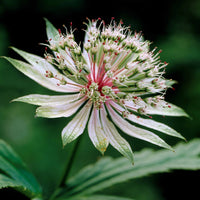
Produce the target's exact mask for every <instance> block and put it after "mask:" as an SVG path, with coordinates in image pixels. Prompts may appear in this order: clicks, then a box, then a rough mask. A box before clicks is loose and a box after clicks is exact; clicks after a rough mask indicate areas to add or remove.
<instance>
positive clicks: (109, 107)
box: [6, 19, 187, 162]
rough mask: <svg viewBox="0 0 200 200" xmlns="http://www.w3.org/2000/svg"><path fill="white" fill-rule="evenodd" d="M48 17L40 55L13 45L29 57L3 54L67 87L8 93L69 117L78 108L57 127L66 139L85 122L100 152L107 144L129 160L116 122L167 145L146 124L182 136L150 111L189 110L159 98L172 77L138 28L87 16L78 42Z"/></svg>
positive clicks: (42, 80)
mask: <svg viewBox="0 0 200 200" xmlns="http://www.w3.org/2000/svg"><path fill="white" fill-rule="evenodd" d="M46 25H47V37H48V44H45V46H46V47H45V58H41V57H38V56H36V55H32V54H30V53H26V52H24V51H21V50H19V49H16V48H13V50H15V51H16V52H17V53H18V54H20V55H21V56H22V57H23V58H24V59H25V60H27V61H28V62H29V64H28V63H25V62H22V61H19V60H16V59H12V58H6V59H7V60H8V61H9V62H11V63H12V64H13V65H14V66H15V67H16V68H17V69H18V70H20V71H21V72H23V73H24V74H25V75H27V76H28V77H30V78H32V79H33V80H35V81H36V82H38V83H39V84H41V85H42V86H44V87H46V88H48V89H50V90H53V91H56V92H62V93H67V94H65V95H56V96H49V95H39V94H31V95H28V96H24V97H20V98H17V99H15V100H14V101H22V102H26V103H30V104H35V105H39V106H40V107H38V108H37V110H36V116H39V117H47V118H57V117H69V116H71V115H73V114H75V113H76V114H75V117H74V118H73V119H72V120H71V121H70V122H69V123H68V124H67V125H66V127H65V128H64V129H63V130H62V141H63V144H64V145H66V144H67V143H70V142H72V141H73V140H75V139H76V138H77V137H79V136H80V135H81V134H82V133H83V132H84V130H85V129H86V126H87V127H88V134H89V137H90V139H91V141H92V143H93V144H94V146H95V147H96V148H97V149H98V150H99V151H100V152H101V153H102V154H103V153H104V152H105V151H106V149H107V147H108V145H109V144H111V145H112V146H113V147H114V148H116V149H117V150H118V151H119V152H120V153H121V154H123V155H124V156H125V157H127V158H128V159H129V160H130V161H131V162H133V153H132V150H131V147H130V145H129V143H128V142H127V141H126V140H125V139H124V138H123V137H122V136H121V135H120V134H119V133H118V130H117V127H118V128H119V129H121V130H122V131H123V132H124V133H126V134H128V135H130V136H133V137H136V138H139V139H142V140H145V141H148V142H150V143H153V144H156V145H158V146H161V147H164V148H168V149H171V147H170V146H169V145H168V144H167V143H165V142H164V141H163V140H162V139H161V138H160V137H158V136H157V135H156V134H154V133H152V132H151V131H149V130H146V129H145V127H147V128H149V129H154V130H156V131H160V132H163V133H165V134H168V135H171V136H175V137H179V138H183V137H182V136H181V135H180V134H179V133H178V132H176V131H175V130H174V129H172V128H170V127H169V126H167V125H165V124H162V123H159V122H156V121H154V120H153V119H151V118H152V115H167V116H187V114H186V113H185V112H184V111H183V110H182V109H181V108H179V107H177V106H175V105H173V104H170V103H167V102H166V101H165V100H164V95H165V93H166V90H167V89H168V88H172V84H174V82H175V81H172V80H167V79H165V78H164V77H163V74H164V73H165V67H166V66H167V63H166V62H161V61H160V59H159V53H160V51H157V50H156V48H155V49H153V50H151V49H150V42H149V41H145V40H144V39H143V36H142V34H141V32H140V33H137V32H134V33H133V32H131V31H130V28H129V27H125V26H123V23H122V22H121V21H120V23H118V24H117V23H116V22H115V21H114V20H113V19H112V20H111V22H110V24H109V25H105V23H104V21H102V20H100V19H98V20H92V21H90V20H89V23H88V24H87V29H86V31H85V40H84V43H83V47H82V48H81V46H80V45H79V44H77V43H76V42H75V40H74V34H73V30H72V28H70V30H67V28H66V27H65V28H66V33H65V34H63V33H61V31H60V29H58V30H57V29H56V28H55V27H54V26H53V25H52V24H51V23H50V22H49V21H48V20H46ZM50 52H51V53H50ZM138 125H139V127H138ZM141 127H143V128H141Z"/></svg>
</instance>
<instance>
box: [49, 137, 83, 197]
mask: <svg viewBox="0 0 200 200" xmlns="http://www.w3.org/2000/svg"><path fill="white" fill-rule="evenodd" d="M81 138H82V136H79V138H78V139H77V140H76V143H75V144H74V146H73V150H72V153H71V155H70V158H69V161H68V162H67V165H66V167H65V171H64V174H63V176H62V177H61V181H60V183H59V184H58V186H57V188H56V189H55V192H54V193H53V194H52V195H51V197H50V198H49V200H52V199H54V197H55V195H56V193H57V189H58V188H60V187H64V186H65V182H66V180H67V178H68V175H69V172H70V170H71V168H72V165H73V163H74V160H75V157H76V154H77V150H78V147H79V144H80V141H81Z"/></svg>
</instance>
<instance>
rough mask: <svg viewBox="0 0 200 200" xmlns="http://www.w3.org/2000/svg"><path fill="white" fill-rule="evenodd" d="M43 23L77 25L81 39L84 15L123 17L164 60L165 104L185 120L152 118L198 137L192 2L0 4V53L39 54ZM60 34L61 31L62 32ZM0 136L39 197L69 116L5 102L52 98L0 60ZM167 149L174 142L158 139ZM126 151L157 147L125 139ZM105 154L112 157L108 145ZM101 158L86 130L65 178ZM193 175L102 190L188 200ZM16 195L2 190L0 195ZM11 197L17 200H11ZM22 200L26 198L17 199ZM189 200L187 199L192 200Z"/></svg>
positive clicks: (54, 178)
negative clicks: (169, 86) (168, 85)
mask: <svg viewBox="0 0 200 200" xmlns="http://www.w3.org/2000/svg"><path fill="white" fill-rule="evenodd" d="M43 17H46V18H48V19H49V20H50V21H51V22H52V23H53V24H54V25H55V26H56V27H57V28H61V29H62V25H63V24H65V25H66V26H69V23H70V22H71V21H72V22H73V27H74V28H78V31H76V32H75V37H76V40H77V41H82V40H83V37H84V32H83V31H82V30H81V29H84V28H85V26H84V25H83V23H82V22H84V21H86V17H89V18H90V19H92V18H98V17H101V18H102V19H104V20H105V21H106V22H109V20H110V18H111V17H115V18H116V20H118V21H119V20H120V19H123V21H124V24H125V25H127V26H128V25H131V27H132V29H133V30H136V31H141V30H142V31H143V33H144V37H145V39H148V40H150V41H153V44H152V47H155V46H158V48H159V49H162V50H163V52H162V54H161V59H162V60H163V61H167V62H169V65H168V68H167V74H166V77H168V78H173V79H175V80H177V81H178V84H177V85H175V91H173V90H170V91H168V92H167V97H166V98H167V100H168V101H169V102H172V103H174V104H176V105H179V106H180V107H182V108H184V109H185V110H186V112H187V113H188V114H189V115H190V116H191V117H192V120H190V119H185V118H173V117H165V118H164V119H163V118H162V119H160V121H164V122H165V123H167V124H168V125H170V126H172V127H173V128H175V129H176V130H178V131H179V132H181V134H182V135H183V136H184V137H186V138H187V140H188V141H189V140H190V139H192V138H195V137H199V136H200V130H199V129H200V103H199V99H200V98H199V97H200V38H199V34H200V28H199V25H200V23H199V22H200V1H199V0H182V1H181V0H179V1H178V0H168V1H145V0H141V1H134V0H132V1H131V0H123V1H114V0H113V1H109V0H101V1H93V0H56V1H55V0H32V1H31V0H0V56H2V55H4V56H10V57H14V58H20V57H19V56H18V55H16V54H15V53H13V52H12V51H11V50H10V49H9V46H15V47H17V48H19V49H23V50H25V51H28V52H32V53H34V54H38V55H41V56H43V53H44V47H43V46H41V45H39V43H42V42H45V40H46V33H45V22H44V20H43ZM63 31H64V30H63ZM0 93H1V97H0V138H2V139H4V140H5V141H6V142H8V143H9V144H11V145H12V147H14V148H15V150H16V151H17V153H18V154H19V155H20V156H21V157H22V159H23V160H24V162H26V163H27V165H28V167H29V169H30V170H31V171H32V172H33V173H34V174H35V176H36V177H37V179H38V181H39V182H40V183H41V185H42V186H43V187H44V192H45V193H46V194H48V193H50V192H51V191H52V190H53V189H54V187H55V186H56V185H57V184H58V182H59V180H60V178H61V176H62V173H63V170H64V166H65V165H66V163H67V161H68V158H69V154H70V151H71V149H72V146H73V143H72V144H70V145H68V146H66V147H65V148H64V149H63V148H62V142H61V136H60V133H61V130H62V128H63V127H64V126H65V125H66V124H67V122H68V121H69V119H67V118H61V119H43V118H35V117H34V113H35V108H36V107H35V106H32V105H28V104H23V103H10V101H11V100H12V99H14V98H16V97H19V96H23V95H27V94H34V93H38V94H54V93H52V92H50V91H48V90H47V89H45V88H42V87H41V86H39V85H38V84H37V83H35V82H34V81H32V80H30V79H29V78H27V77H26V76H24V75H23V74H21V73H20V72H18V71H17V70H16V69H15V68H14V67H12V66H11V65H10V64H9V63H8V62H6V61H5V60H3V59H1V60H0ZM160 136H161V137H162V138H163V139H165V140H166V141H167V142H168V143H169V144H171V145H174V144H176V143H177V142H179V140H178V139H175V138H170V137H165V136H163V135H160ZM127 139H128V140H129V141H130V143H131V144H132V147H133V150H134V151H139V150H140V149H142V148H144V147H149V148H154V149H156V150H158V149H159V148H157V147H155V146H153V145H151V144H148V143H146V142H142V141H139V140H137V139H133V138H130V137H127ZM105 155H111V156H113V157H118V156H120V154H119V153H118V152H116V151H115V150H113V149H112V147H109V148H108V150H107V152H106V154H105ZM100 157H101V155H100V153H99V152H98V151H97V150H96V149H95V148H94V147H93V145H92V144H91V142H90V140H89V138H88V135H87V133H85V134H84V135H83V138H82V141H81V145H80V149H79V152H78V155H77V159H76V160H75V163H74V166H73V168H72V171H71V175H73V174H75V173H76V172H77V170H79V169H80V168H81V167H82V166H85V165H87V164H89V163H94V162H95V161H96V160H98V159H99V158H100ZM199 175H200V172H198V171H197V172H186V171H178V170H177V171H175V172H173V173H171V174H164V175H154V176H151V177H146V178H143V179H139V180H135V181H129V182H127V183H124V184H121V185H118V186H114V187H113V188H109V189H108V190H106V191H105V192H104V193H108V194H116V195H118V194H119V195H122V196H127V197H128V196H129V197H132V198H135V199H138V200H146V199H148V200H164V199H170V200H171V199H188V198H189V197H190V199H191V198H192V197H195V195H197V194H199V193H198V189H199V188H198V187H199V186H198V185H196V184H195V181H197V180H198V176H199ZM2 194H6V195H7V197H8V198H5V199H9V197H11V196H9V195H13V194H14V195H15V197H17V196H19V199H23V197H22V196H20V194H18V193H16V192H13V191H12V192H10V190H9V189H8V190H3V191H1V192H0V195H2ZM0 197H1V196H0ZM15 199H17V198H15ZM24 199H26V198H24ZM192 199H195V198H192Z"/></svg>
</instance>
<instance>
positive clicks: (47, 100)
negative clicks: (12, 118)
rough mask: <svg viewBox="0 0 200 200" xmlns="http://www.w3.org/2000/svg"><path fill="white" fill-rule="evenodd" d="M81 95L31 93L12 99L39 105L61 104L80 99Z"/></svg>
mask: <svg viewBox="0 0 200 200" xmlns="http://www.w3.org/2000/svg"><path fill="white" fill-rule="evenodd" d="M80 97H81V96H80V94H71V95H55V96H49V95H40V94H30V95H26V96H23V97H19V98H17V99H13V100H12V101H20V102H24V103H29V104H33V105H39V106H59V105H63V104H66V103H70V102H72V101H75V100H78V99H79V98H80Z"/></svg>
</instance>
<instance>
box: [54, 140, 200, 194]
mask: <svg viewBox="0 0 200 200" xmlns="http://www.w3.org/2000/svg"><path fill="white" fill-rule="evenodd" d="M174 149H175V151H176V152H171V151H168V150H160V151H153V150H151V149H145V150H143V151H141V152H139V153H135V165H134V166H132V165H131V164H130V162H129V161H128V160H127V159H125V158H118V159H112V158H108V157H104V158H102V159H101V160H100V161H98V162H97V163H96V164H94V165H90V166H86V167H85V168H83V169H82V170H81V171H80V172H79V173H77V174H76V175H75V176H74V177H72V178H71V179H69V180H68V181H66V188H65V189H63V190H61V192H60V196H62V197H70V196H73V195H76V194H79V195H89V194H93V193H95V192H98V191H100V190H103V189H105V188H108V187H110V186H113V185H115V184H117V183H123V182H125V181H128V180H130V179H135V178H140V177H143V176H147V175H149V174H155V173H161V172H169V171H171V170H175V169H184V170H197V169H200V157H199V155H200V139H195V140H192V141H191V142H189V143H181V144H178V145H177V146H175V147H174ZM58 196H59V194H58Z"/></svg>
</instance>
